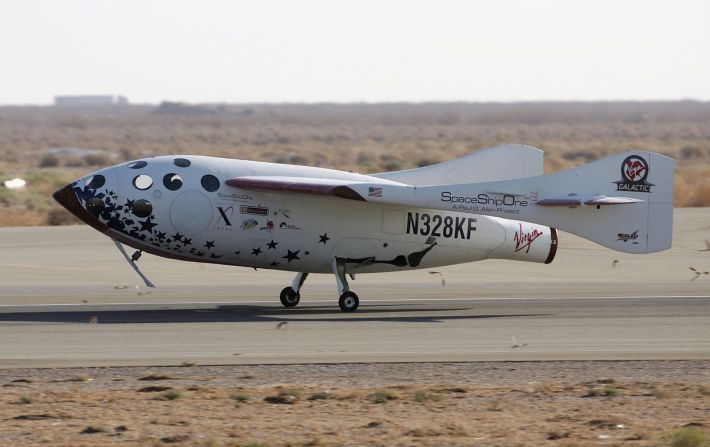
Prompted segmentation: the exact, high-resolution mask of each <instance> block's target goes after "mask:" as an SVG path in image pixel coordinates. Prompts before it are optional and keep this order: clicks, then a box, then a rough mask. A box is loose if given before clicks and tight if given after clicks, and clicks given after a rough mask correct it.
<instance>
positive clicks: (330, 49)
mask: <svg viewBox="0 0 710 447" xmlns="http://www.w3.org/2000/svg"><path fill="white" fill-rule="evenodd" d="M0 11H1V12H0V80H1V81H2V83H1V84H0V85H1V87H0V103H2V104H8V103H10V104H18V103H49V102H51V101H52V98H53V96H54V95H56V94H99V93H107V94H123V95H126V96H128V97H129V99H130V100H131V102H159V101H161V100H175V101H191V102H203V101H206V102H282V101H285V102H302V101H306V102H314V101H368V102H375V101H514V100H538V99H543V100H571V99H583V100H598V99H679V98H692V99H703V100H710V1H708V0H697V1H692V0H687V1H686V0H673V1H670V0H666V1H653V0H641V1H624V0H593V1H590V0H586V1H581V0H580V1H574V0H566V1H563V0H559V1H556V0H527V1H511V0H495V1H491V0H486V1H442V0H436V1H413V0H402V1H400V0H377V1H368V0H353V1H338V0H330V1H326V0H323V1H320V0H313V1H307V0H305V1H296V0H293V1H270V0H251V1H235V0H224V1H217V0H200V1H178V0H135V1H134V0H116V1H102V0H85V1H84V0H62V1H58V0H52V1H50V0H47V1H40V0H22V1H21V0H15V1H3V2H2V9H1V10H0Z"/></svg>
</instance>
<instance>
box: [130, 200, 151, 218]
mask: <svg viewBox="0 0 710 447" xmlns="http://www.w3.org/2000/svg"><path fill="white" fill-rule="evenodd" d="M131 210H132V211H133V214H134V215H135V216H137V217H148V216H150V215H151V214H152V213H153V205H151V204H150V202H149V201H147V200H144V199H140V200H136V201H135V202H133V207H132V208H131Z"/></svg>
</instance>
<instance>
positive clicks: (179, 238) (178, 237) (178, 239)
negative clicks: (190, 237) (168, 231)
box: [173, 233, 182, 242]
mask: <svg viewBox="0 0 710 447" xmlns="http://www.w3.org/2000/svg"><path fill="white" fill-rule="evenodd" d="M181 240H182V234H180V233H175V235H174V236H173V242H180V241H181Z"/></svg>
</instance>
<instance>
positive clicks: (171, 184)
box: [163, 173, 182, 191]
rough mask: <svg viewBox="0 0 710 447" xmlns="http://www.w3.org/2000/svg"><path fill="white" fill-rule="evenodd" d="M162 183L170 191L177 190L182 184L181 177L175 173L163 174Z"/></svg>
mask: <svg viewBox="0 0 710 447" xmlns="http://www.w3.org/2000/svg"><path fill="white" fill-rule="evenodd" d="M163 185H165V187H166V188H168V189H169V190H170V191H177V190H178V189H180V187H181V186H182V177H180V176H179V175H177V174H175V173H170V174H165V177H163Z"/></svg>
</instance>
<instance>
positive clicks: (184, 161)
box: [173, 158, 191, 168]
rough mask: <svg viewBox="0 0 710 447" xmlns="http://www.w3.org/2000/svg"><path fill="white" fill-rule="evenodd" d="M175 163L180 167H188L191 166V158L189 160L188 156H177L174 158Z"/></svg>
mask: <svg viewBox="0 0 710 447" xmlns="http://www.w3.org/2000/svg"><path fill="white" fill-rule="evenodd" d="M173 164H174V165H175V166H177V167H178V168H186V167H188V166H190V164H191V163H190V160H188V159H187V158H176V159H175V160H173Z"/></svg>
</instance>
